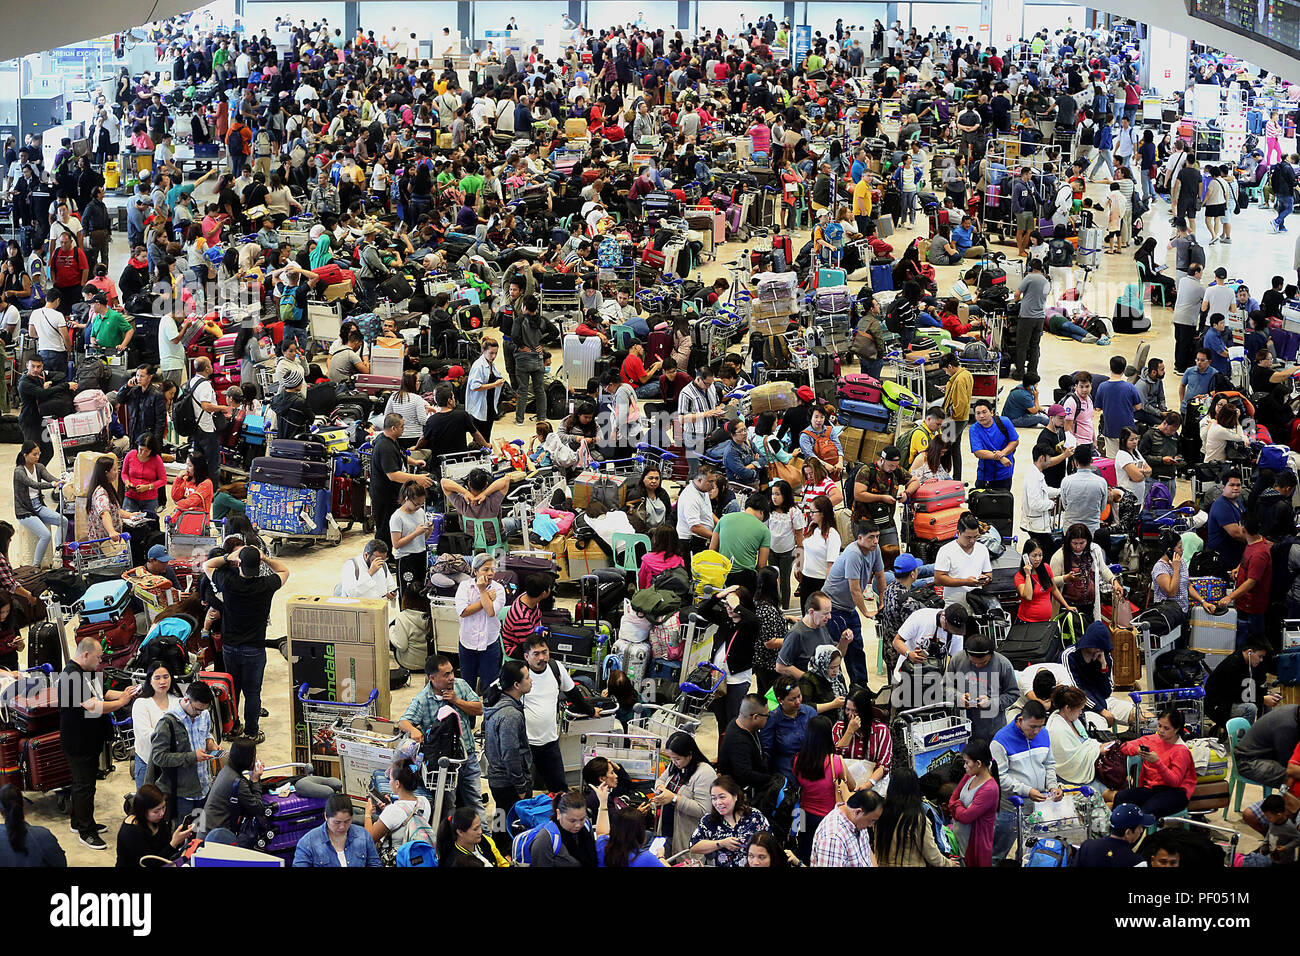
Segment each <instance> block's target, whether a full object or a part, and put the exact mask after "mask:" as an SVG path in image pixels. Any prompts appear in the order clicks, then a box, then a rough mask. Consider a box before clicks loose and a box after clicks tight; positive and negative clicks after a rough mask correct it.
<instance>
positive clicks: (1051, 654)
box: [998, 621, 1062, 671]
mask: <svg viewBox="0 0 1300 956" xmlns="http://www.w3.org/2000/svg"><path fill="white" fill-rule="evenodd" d="M1061 650H1062V648H1061V629H1060V628H1059V627H1057V626H1056V622H1055V621H1041V622H1036V623H1028V622H1026V621H1016V622H1015V623H1014V624H1012V625H1011V632H1010V633H1009V634H1008V635H1007V639H1006V640H1005V641H1003V642H1002V643H1001V644H1000V645H999V646H998V653H999V654H1001V655H1002V656H1003V657H1005V658H1006V659H1007V660H1009V661H1010V662H1011V666H1012V667H1014V668H1015V669H1016V670H1018V671H1021V670H1024V669H1025V668H1026V667H1028V666H1029V665H1030V664H1056V663H1058V662H1059V661H1060V660H1061Z"/></svg>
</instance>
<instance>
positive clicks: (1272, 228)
mask: <svg viewBox="0 0 1300 956" xmlns="http://www.w3.org/2000/svg"><path fill="white" fill-rule="evenodd" d="M1268 231H1269V232H1272V233H1276V232H1277V231H1278V228H1277V223H1275V222H1270V223H1269V224H1268Z"/></svg>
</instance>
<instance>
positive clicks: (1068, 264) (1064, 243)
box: [1017, 183, 1074, 331]
mask: <svg viewBox="0 0 1300 956" xmlns="http://www.w3.org/2000/svg"><path fill="white" fill-rule="evenodd" d="M1061 187H1062V189H1063V191H1068V190H1069V188H1070V184H1069V183H1062V184H1061ZM1066 232H1067V229H1066V227H1065V226H1064V225H1060V224H1058V225H1057V226H1056V227H1055V228H1054V229H1053V230H1052V238H1051V239H1049V240H1048V241H1047V255H1046V256H1045V257H1044V258H1045V259H1046V263H1047V274H1048V276H1049V277H1050V279H1051V282H1052V292H1053V294H1054V295H1053V297H1054V298H1060V297H1061V296H1062V295H1064V294H1065V293H1066V292H1068V291H1069V290H1071V289H1073V288H1074V246H1073V245H1072V244H1071V242H1070V240H1069V239H1068V238H1067V237H1066ZM1017 331H1018V330H1017Z"/></svg>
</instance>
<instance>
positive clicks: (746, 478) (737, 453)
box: [722, 439, 759, 485]
mask: <svg viewBox="0 0 1300 956" xmlns="http://www.w3.org/2000/svg"><path fill="white" fill-rule="evenodd" d="M758 465H759V461H758V452H756V451H755V450H754V445H753V443H752V442H750V440H749V439H745V444H743V445H737V444H736V443H735V442H734V441H728V442H727V451H726V454H725V455H723V456H722V466H723V467H724V468H725V469H726V470H727V478H728V479H729V480H731V481H739V482H741V483H743V484H747V485H754V484H758V477H759V476H758Z"/></svg>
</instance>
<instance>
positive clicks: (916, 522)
mask: <svg viewBox="0 0 1300 956" xmlns="http://www.w3.org/2000/svg"><path fill="white" fill-rule="evenodd" d="M965 513H966V508H965V507H964V506H958V507H956V508H949V509H947V510H946V511H925V512H921V513H920V514H918V515H916V517H914V518H913V519H912V534H913V535H915V536H916V537H917V538H920V539H921V540H922V541H950V540H952V539H953V538H955V537H957V519H959V518H960V517H961V516H962V515H964V514H965Z"/></svg>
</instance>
